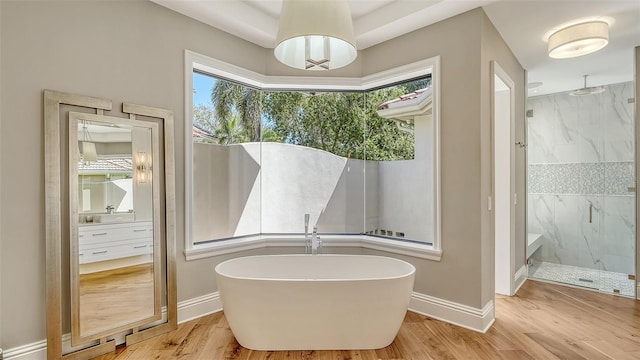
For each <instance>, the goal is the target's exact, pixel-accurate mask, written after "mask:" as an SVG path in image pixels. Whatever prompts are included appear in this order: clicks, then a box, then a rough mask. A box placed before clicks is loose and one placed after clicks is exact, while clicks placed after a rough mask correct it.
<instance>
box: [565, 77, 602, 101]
mask: <svg viewBox="0 0 640 360" xmlns="http://www.w3.org/2000/svg"><path fill="white" fill-rule="evenodd" d="M582 76H584V87H583V88H581V89H577V90H573V91H571V92H569V95H571V96H587V95H594V94H600V93H602V92H604V87H602V86H592V87H587V76H589V75H582Z"/></svg>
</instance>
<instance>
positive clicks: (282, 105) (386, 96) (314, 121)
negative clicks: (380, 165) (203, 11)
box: [194, 79, 430, 161]
mask: <svg viewBox="0 0 640 360" xmlns="http://www.w3.org/2000/svg"><path fill="white" fill-rule="evenodd" d="M429 84H430V79H421V80H417V81H413V82H410V83H406V84H402V85H396V86H391V87H387V88H383V89H379V90H374V91H369V92H366V93H359V92H324V93H323V92H311V93H308V92H300V91H296V92H264V91H259V90H255V89H252V88H249V87H246V86H243V85H239V84H234V83H230V82H227V81H223V80H218V81H216V83H215V85H214V87H213V89H212V92H211V101H212V105H213V106H212V107H205V106H201V108H199V109H198V110H196V109H194V122H195V123H196V124H198V125H199V126H200V127H202V128H203V129H205V130H211V129H212V127H215V129H214V130H213V133H214V134H215V135H216V137H217V139H218V142H219V143H220V144H233V143H239V142H246V141H269V142H284V143H289V144H296V145H301V146H307V147H312V148H316V149H321V150H325V151H329V152H331V153H333V154H336V155H339V156H344V157H348V158H356V159H368V160H380V161H391V160H408V159H413V157H414V136H413V134H412V133H409V132H405V131H402V130H400V129H399V128H398V127H397V125H396V122H395V121H393V120H389V119H385V118H382V117H380V116H378V114H377V111H378V107H379V106H380V104H382V103H384V102H386V101H388V100H391V99H395V98H398V97H400V96H402V95H404V94H407V93H411V92H413V91H416V90H418V89H421V88H424V87H427V86H429ZM196 113H197V115H196ZM214 119H215V120H214ZM196 121H197V122H196Z"/></svg>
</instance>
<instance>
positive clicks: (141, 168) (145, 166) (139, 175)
mask: <svg viewBox="0 0 640 360" xmlns="http://www.w3.org/2000/svg"><path fill="white" fill-rule="evenodd" d="M152 164H153V162H152V159H151V154H147V153H146V152H144V151H140V152H137V153H136V156H135V165H136V175H135V177H136V182H138V183H140V184H144V183H148V182H150V181H151V175H152V172H151V170H152Z"/></svg>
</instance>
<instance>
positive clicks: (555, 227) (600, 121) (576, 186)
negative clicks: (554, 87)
mask: <svg viewBox="0 0 640 360" xmlns="http://www.w3.org/2000/svg"><path fill="white" fill-rule="evenodd" d="M605 88H606V90H605V92H603V93H601V94H596V95H591V96H582V97H574V96H570V95H569V94H568V93H562V94H553V95H546V96H539V97H533V98H529V100H528V108H529V109H532V110H533V117H530V118H528V145H529V146H528V160H529V169H528V170H529V171H528V193H529V199H528V200H529V202H528V204H529V205H528V207H529V208H528V230H529V232H535V233H541V234H543V235H544V238H545V240H544V242H543V245H542V246H541V248H540V250H538V251H537V252H536V254H535V255H534V256H535V258H536V259H537V260H542V261H548V262H554V263H560V264H565V265H573V266H580V267H586V268H592V269H603V270H607V271H614V272H621V273H625V274H633V273H634V272H635V271H634V266H635V265H634V256H635V250H634V244H635V220H634V219H635V205H634V201H635V193H634V192H633V191H630V190H632V189H630V188H631V187H634V186H635V176H634V173H635V171H634V169H635V168H634V146H635V145H634V125H633V105H634V104H633V103H630V102H629V101H628V99H631V98H633V86H632V83H631V82H628V83H621V84H612V85H608V86H605Z"/></svg>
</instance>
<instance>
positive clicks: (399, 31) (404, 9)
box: [151, 0, 499, 50]
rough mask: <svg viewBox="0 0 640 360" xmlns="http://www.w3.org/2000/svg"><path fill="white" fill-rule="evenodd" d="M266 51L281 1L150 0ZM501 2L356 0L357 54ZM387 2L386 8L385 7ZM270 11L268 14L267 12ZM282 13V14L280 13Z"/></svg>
mask: <svg viewBox="0 0 640 360" xmlns="http://www.w3.org/2000/svg"><path fill="white" fill-rule="evenodd" d="M151 1H153V2H155V3H157V4H159V5H162V6H164V7H167V8H169V9H171V10H173V11H176V12H178V13H181V14H183V15H186V16H188V17H191V18H194V19H196V20H198V21H201V22H203V23H205V24H208V25H210V26H213V27H215V28H217V29H220V30H222V31H225V32H227V33H230V34H232V35H235V36H237V37H239V38H242V39H244V40H247V41H249V42H252V43H254V44H256V45H259V46H262V47H264V48H273V47H274V46H275V41H276V35H277V32H278V17H277V14H275V15H274V14H273V13H272V12H273V11H274V8H277V7H276V6H277V4H276V3H280V1H267V2H264V1H262V2H261V1H257V0H250V1H249V0H247V1H239V0H215V1H202V0H182V1H176V0H151ZM496 1H499V0H469V1H460V0H424V1H416V0H394V1H386V0H384V1H380V0H379V1H377V3H379V4H371V3H372V2H376V1H374V0H367V1H365V0H351V1H350V2H349V5H350V7H351V9H352V13H353V14H361V13H364V14H363V15H360V16H357V17H356V16H354V17H353V30H354V34H355V37H356V44H357V48H358V50H363V49H366V48H368V47H371V46H373V45H376V44H379V43H381V42H384V41H387V40H390V39H393V38H395V37H398V36H400V35H403V34H406V33H408V32H410V31H413V30H417V29H419V28H422V27H425V26H427V25H431V24H434V23H436V22H438V21H441V20H444V19H446V18H449V17H451V16H452V14H459V13H462V12H465V11H469V10H471V9H475V8H477V7H480V6H484V5H487V4H490V3H493V2H496ZM381 4H382V6H380V5H381ZM267 9H269V10H267ZM279 13H280V11H279V10H278V14H279Z"/></svg>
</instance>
